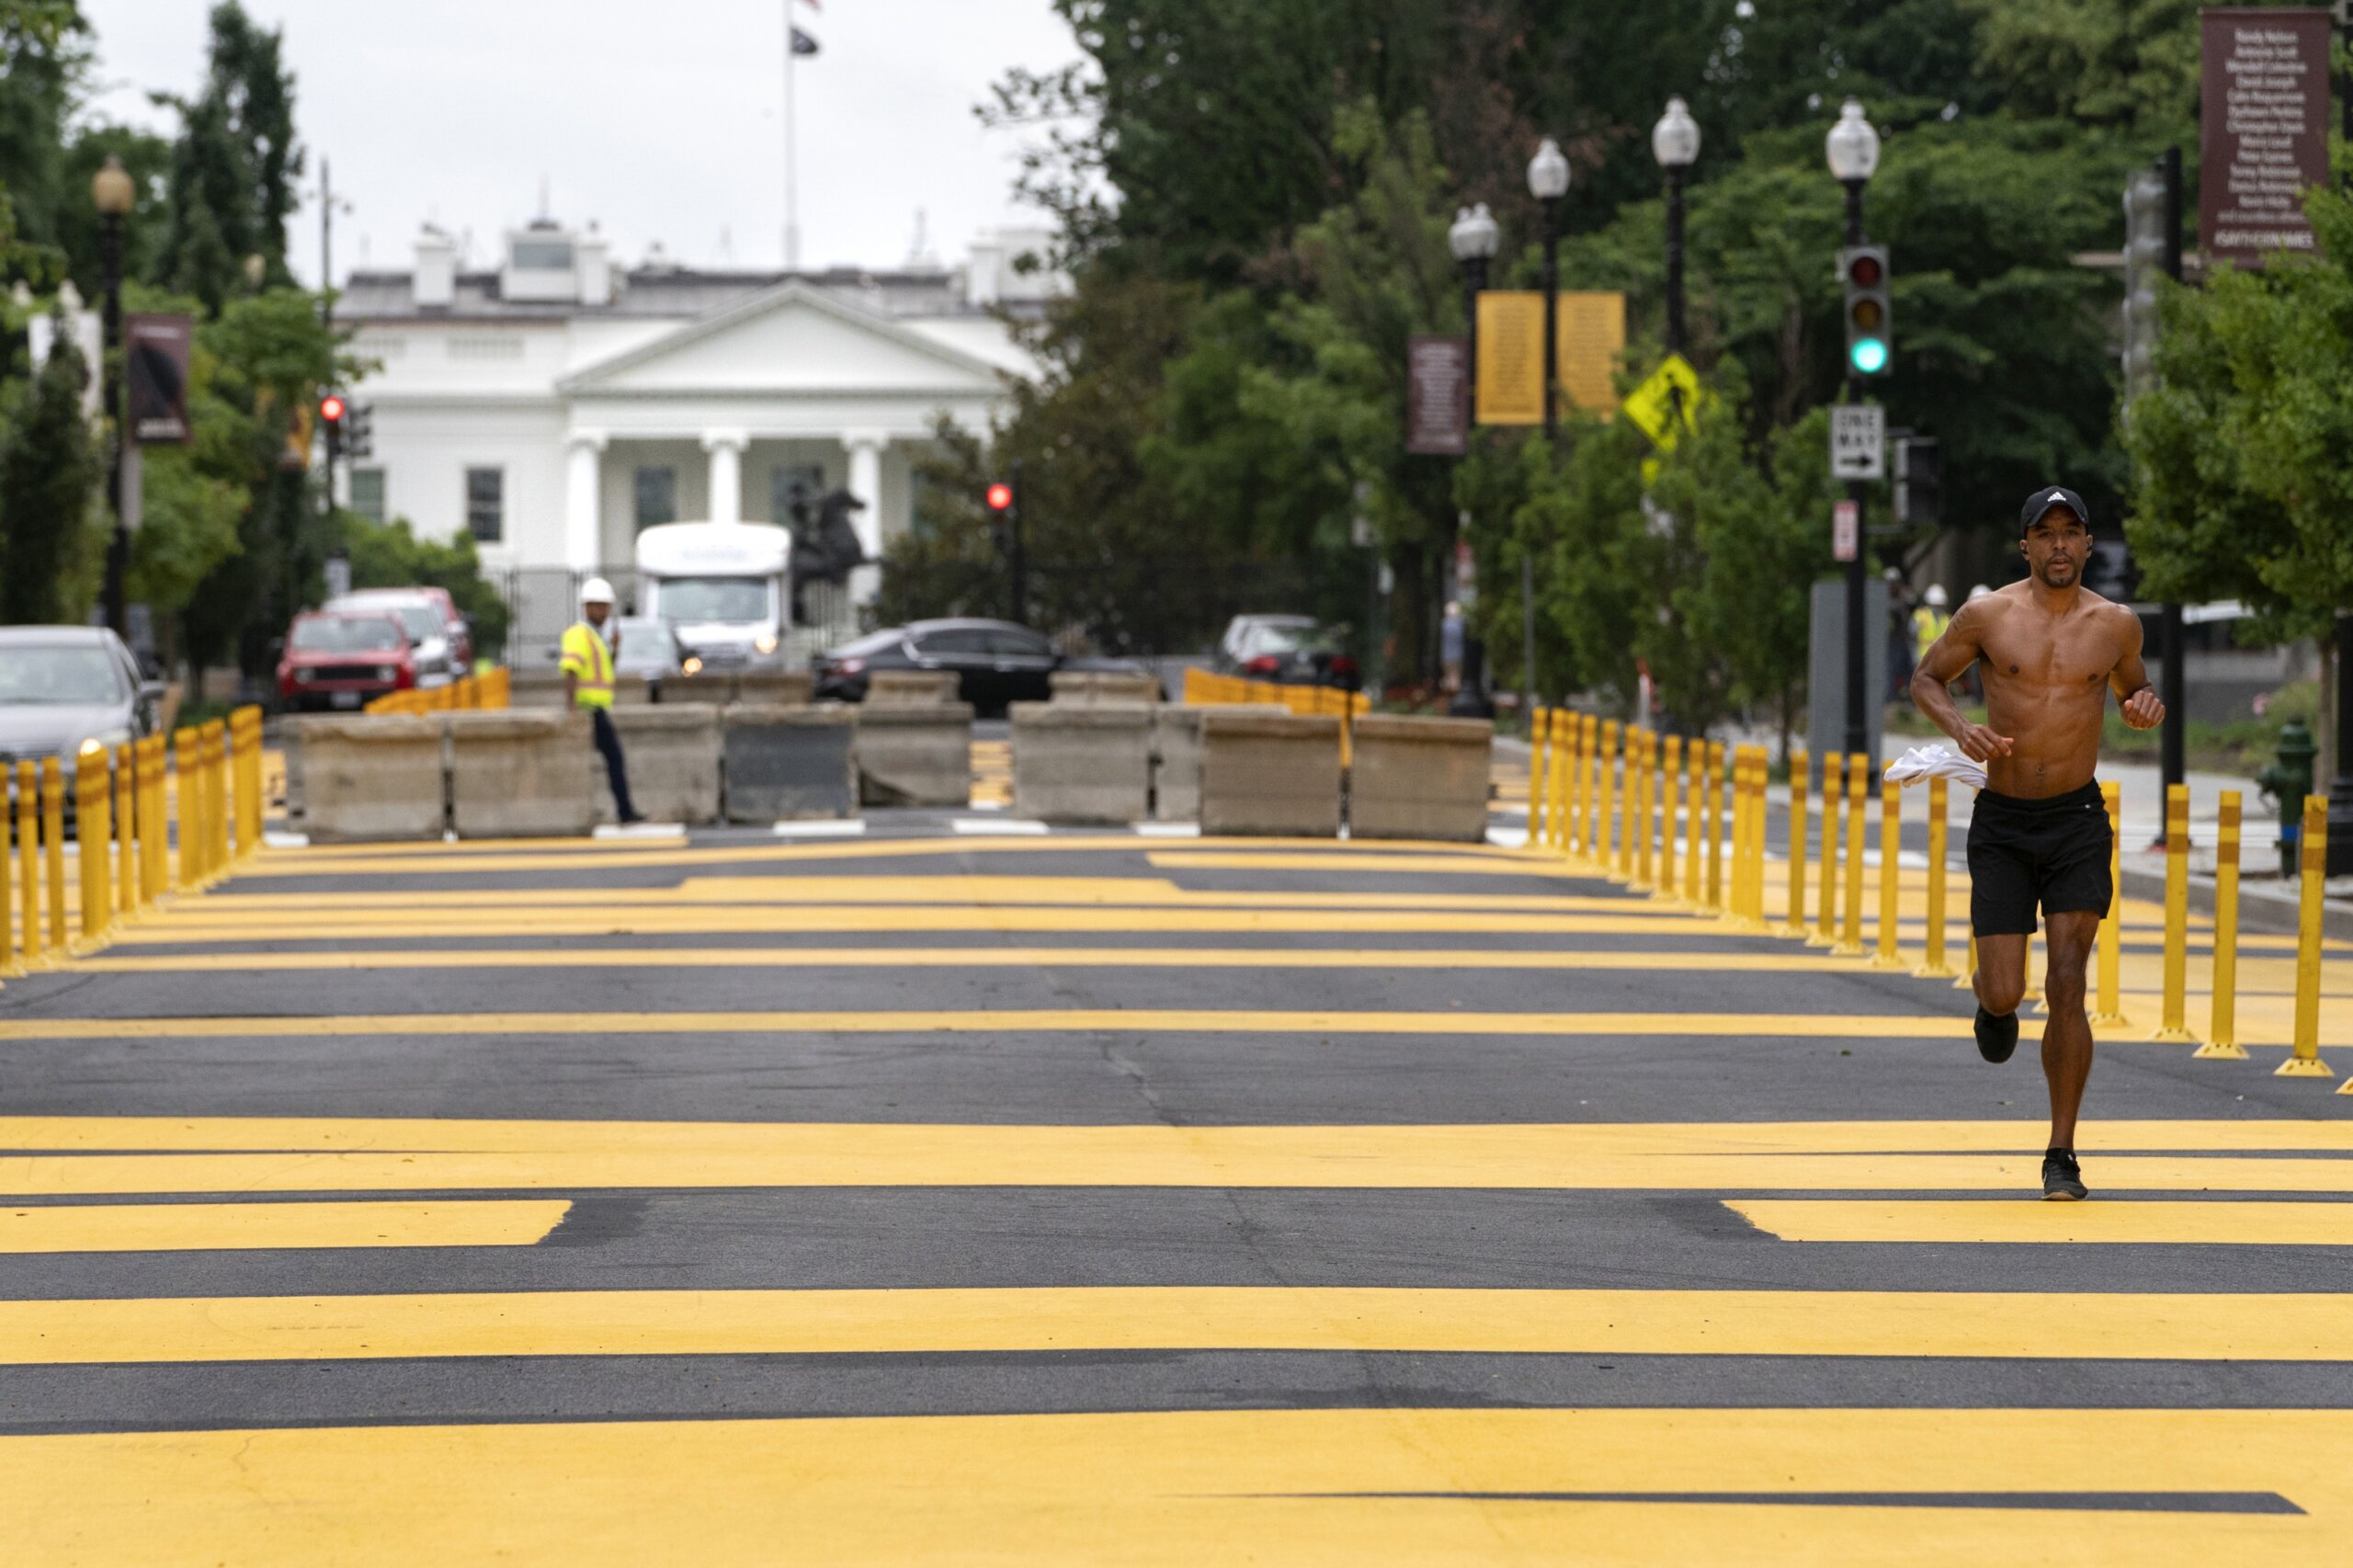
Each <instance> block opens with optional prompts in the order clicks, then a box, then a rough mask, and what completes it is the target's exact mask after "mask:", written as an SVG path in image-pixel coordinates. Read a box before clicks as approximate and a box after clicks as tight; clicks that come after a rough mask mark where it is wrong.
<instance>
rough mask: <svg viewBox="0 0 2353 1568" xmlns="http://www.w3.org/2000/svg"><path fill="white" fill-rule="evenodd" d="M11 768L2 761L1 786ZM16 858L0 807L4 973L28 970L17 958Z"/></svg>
mask: <svg viewBox="0 0 2353 1568" xmlns="http://www.w3.org/2000/svg"><path fill="white" fill-rule="evenodd" d="M7 768H8V765H7V764H6V763H5V762H0V787H5V786H6V783H7V777H6V775H7ZM15 858H16V847H15V846H13V845H12V844H10V843H9V841H8V822H7V812H6V810H0V976H5V975H12V974H22V973H24V972H25V967H24V964H23V963H22V962H21V961H20V960H18V958H17V954H18V952H19V951H21V950H22V949H21V948H20V946H19V944H18V943H17V901H16V898H15V886H14V877H13V874H12V873H13V870H14V865H13V862H14V860H15Z"/></svg>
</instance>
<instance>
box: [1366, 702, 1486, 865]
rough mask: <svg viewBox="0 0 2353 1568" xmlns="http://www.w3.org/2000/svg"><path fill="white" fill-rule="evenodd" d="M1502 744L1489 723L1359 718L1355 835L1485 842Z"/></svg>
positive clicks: (1384, 716)
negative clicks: (1492, 775) (1492, 773)
mask: <svg viewBox="0 0 2353 1568" xmlns="http://www.w3.org/2000/svg"><path fill="white" fill-rule="evenodd" d="M1351 740H1352V742H1353V745H1352V751H1353V756H1352V757H1351V759H1350V762H1349V767H1348V833H1349V835H1350V836H1351V837H1355V838H1437V839H1447V840H1450V841H1454V842H1459V843H1464V844H1476V843H1481V842H1483V841H1484V840H1485V838H1486V836H1487V796H1488V791H1489V788H1490V786H1489V783H1488V779H1489V770H1490V762H1491V758H1490V756H1489V754H1490V753H1491V752H1492V751H1493V750H1494V748H1495V725H1494V724H1493V723H1491V722H1488V721H1487V720H1484V719H1417V718H1407V717H1404V716H1401V715H1391V714H1380V713H1368V714H1366V715H1365V716H1364V717H1363V718H1361V719H1358V721H1357V722H1356V727H1355V730H1354V731H1353V733H1352V735H1351Z"/></svg>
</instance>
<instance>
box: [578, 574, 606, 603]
mask: <svg viewBox="0 0 2353 1568" xmlns="http://www.w3.org/2000/svg"><path fill="white" fill-rule="evenodd" d="M580 602H581V603H582V604H584V605H608V604H611V603H612V602H613V585H611V584H610V583H608V582H606V581H605V580H604V579H603V578H602V577H591V578H589V579H588V580H587V581H586V582H585V583H583V584H582V585H580Z"/></svg>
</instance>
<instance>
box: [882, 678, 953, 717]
mask: <svg viewBox="0 0 2353 1568" xmlns="http://www.w3.org/2000/svg"><path fill="white" fill-rule="evenodd" d="M956 687H957V679H956V672H955V671H954V670H876V671H875V672H874V673H873V674H871V675H870V676H867V677H866V703H867V706H868V707H870V708H875V707H902V708H904V707H907V706H910V705H912V706H914V707H917V708H928V707H936V706H938V704H940V703H942V702H953V701H955V700H956Z"/></svg>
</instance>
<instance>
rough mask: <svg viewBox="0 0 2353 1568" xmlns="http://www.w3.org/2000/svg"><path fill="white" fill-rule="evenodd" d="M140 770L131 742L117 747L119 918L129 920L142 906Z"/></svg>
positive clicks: (116, 906)
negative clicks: (134, 765)
mask: <svg viewBox="0 0 2353 1568" xmlns="http://www.w3.org/2000/svg"><path fill="white" fill-rule="evenodd" d="M136 778H137V774H136V773H135V772H134V770H133V768H132V766H131V746H130V744H128V743H126V744H122V745H119V746H117V747H115V751H114V838H115V899H114V903H115V918H116V919H118V920H128V919H130V918H131V915H134V914H136V913H137V912H138V909H139V833H138V825H137V824H138V814H137V812H138V809H137V806H136V805H135V804H134V797H136V796H137V794H138V792H139V791H138V788H137V784H136V782H135V780H136Z"/></svg>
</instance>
